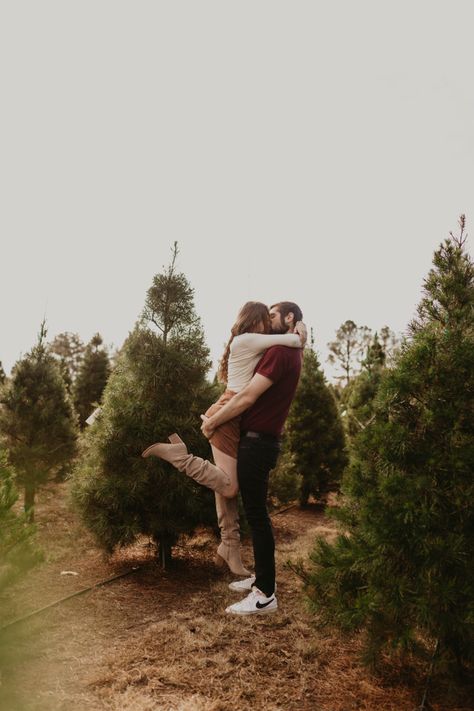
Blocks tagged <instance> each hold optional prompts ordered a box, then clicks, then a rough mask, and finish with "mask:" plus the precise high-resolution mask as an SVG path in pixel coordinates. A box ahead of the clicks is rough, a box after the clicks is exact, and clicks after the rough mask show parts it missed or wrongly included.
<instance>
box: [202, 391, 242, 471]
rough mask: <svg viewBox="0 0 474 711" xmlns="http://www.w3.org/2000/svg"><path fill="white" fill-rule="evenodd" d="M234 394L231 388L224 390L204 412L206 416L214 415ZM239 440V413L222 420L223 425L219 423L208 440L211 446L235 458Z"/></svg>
mask: <svg viewBox="0 0 474 711" xmlns="http://www.w3.org/2000/svg"><path fill="white" fill-rule="evenodd" d="M234 395H235V392H234V391H233V390H226V391H225V392H224V393H222V395H221V396H220V398H219V400H218V401H217V402H215V403H214V405H211V407H210V408H209V409H208V411H207V412H206V413H205V414H206V415H207V416H208V417H211V415H214V413H215V412H218V411H219V410H220V409H221V408H222V407H224V405H225V404H226V403H228V402H229V400H231V399H232V398H233V397H234ZM239 441H240V415H239V417H234V419H233V420H229V421H228V422H224V424H223V425H219V427H218V428H217V429H216V431H215V432H214V434H213V435H212V437H211V439H210V440H209V442H210V443H211V444H212V446H213V447H215V448H216V449H219V450H220V451H221V452H224V454H228V455H229V457H233V458H234V459H237V452H238V448H239Z"/></svg>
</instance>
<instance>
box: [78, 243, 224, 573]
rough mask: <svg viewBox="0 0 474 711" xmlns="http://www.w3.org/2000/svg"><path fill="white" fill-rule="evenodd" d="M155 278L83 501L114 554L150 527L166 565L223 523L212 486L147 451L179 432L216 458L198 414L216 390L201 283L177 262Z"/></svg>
mask: <svg viewBox="0 0 474 711" xmlns="http://www.w3.org/2000/svg"><path fill="white" fill-rule="evenodd" d="M176 256H177V246H176V244H175V246H174V250H173V259H172V262H171V264H170V266H169V267H168V268H167V269H166V270H164V272H163V273H162V274H159V275H157V276H155V277H154V279H153V283H152V286H151V287H150V289H149V290H148V292H147V297H146V303H145V308H144V310H143V314H142V317H141V319H140V320H139V321H138V322H137V324H136V326H135V328H134V329H133V331H132V332H131V333H130V334H129V336H128V338H127V339H126V341H125V343H124V345H123V347H122V348H121V350H120V354H119V356H118V359H117V364H116V366H115V368H114V370H113V372H112V374H111V375H110V377H109V380H108V382H107V385H106V388H105V391H104V394H103V398H102V409H101V412H100V414H99V416H98V417H97V419H96V420H95V421H94V423H93V425H92V426H91V427H90V428H89V429H87V430H86V431H85V434H84V438H83V443H82V455H81V458H80V462H79V464H78V466H77V468H76V471H75V474H74V488H73V494H74V499H75V501H76V502H77V505H78V507H79V510H80V512H81V515H82V517H83V519H84V521H85V523H86V524H87V526H88V527H89V528H90V530H91V531H92V532H93V533H94V535H95V537H96V539H97V541H98V542H99V543H100V544H101V545H102V546H103V547H104V548H105V549H106V550H108V551H109V552H110V551H112V550H113V549H114V548H115V547H116V546H125V545H128V544H131V543H133V542H134V541H135V540H136V539H137V537H138V536H139V535H140V534H147V535H148V536H150V537H151V538H152V539H153V540H154V541H155V542H156V543H157V544H158V545H159V557H160V560H161V562H162V564H163V565H166V564H167V563H168V561H169V560H170V557H171V547H172V545H173V544H174V543H175V542H176V541H177V538H178V536H179V535H180V534H182V533H191V532H192V530H193V529H194V528H195V526H196V525H197V524H198V523H203V522H214V521H215V507H214V497H213V495H212V493H211V492H210V491H209V490H207V489H204V488H203V487H200V486H198V485H196V484H195V483H194V482H193V481H192V480H190V479H189V478H188V477H187V476H185V475H184V474H182V473H179V472H177V471H176V470H175V469H174V468H173V467H172V466H171V465H169V464H168V463H166V462H163V461H162V460H160V459H156V458H153V457H152V458H150V459H146V460H145V459H143V458H142V457H141V452H142V451H143V450H144V449H145V448H146V447H147V446H148V445H150V444H151V443H153V442H157V441H161V442H166V441H167V437H168V435H169V434H171V433H172V432H178V433H179V434H180V436H181V437H182V438H183V439H184V441H185V442H186V444H187V445H188V448H189V451H191V452H193V453H194V454H197V455H201V456H204V457H207V456H208V455H209V454H210V449H209V445H208V443H207V440H205V439H204V438H203V437H202V434H201V431H200V424H201V420H200V417H199V415H200V414H201V413H202V412H204V411H205V409H207V407H208V406H209V404H210V403H211V402H212V400H213V399H214V396H215V390H214V388H213V386H212V385H211V384H210V383H209V382H208V381H207V380H206V373H207V371H208V369H209V367H210V362H209V360H208V356H209V351H208V348H207V347H206V345H205V341H204V334H203V331H202V328H201V324H200V320H199V318H198V317H197V315H196V313H195V310H194V299H193V289H192V288H191V286H190V285H189V283H188V281H187V279H186V277H185V275H184V274H182V273H178V272H177V271H176V267H175V261H176Z"/></svg>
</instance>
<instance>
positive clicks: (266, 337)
mask: <svg viewBox="0 0 474 711" xmlns="http://www.w3.org/2000/svg"><path fill="white" fill-rule="evenodd" d="M271 346H290V347H291V348H301V339H300V337H299V336H298V334H297V333H270V334H266V333H242V334H241V335H240V336H235V338H234V340H233V341H232V343H231V344H230V354H229V363H228V366H227V372H228V375H227V389H228V390H233V391H234V392H235V393H238V392H239V391H240V390H242V388H244V387H245V386H246V385H248V384H249V382H250V381H251V380H252V376H253V372H254V370H255V366H256V365H257V363H258V361H259V360H260V357H261V356H262V354H263V353H264V351H266V349H267V348H271Z"/></svg>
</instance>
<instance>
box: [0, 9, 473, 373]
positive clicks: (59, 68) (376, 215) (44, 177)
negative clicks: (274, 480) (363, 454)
mask: <svg viewBox="0 0 474 711" xmlns="http://www.w3.org/2000/svg"><path fill="white" fill-rule="evenodd" d="M473 20H474V11H473V6H472V2H470V1H468V0H466V1H465V2H463V1H457V0H452V1H451V2H448V1H447V0H446V1H445V2H439V1H437V0H430V1H426V0H425V1H422V0H410V1H409V2H407V1H406V0H404V1H401V0H397V1H396V2H395V0H392V1H391V2H385V1H384V0H376V1H373V2H372V1H371V2H369V1H367V0H358V1H357V2H354V1H353V0H346V1H341V0H339V1H337V0H328V1H327V2H318V1H317V0H313V1H312V2H299V1H298V0H291V1H290V0H288V1H286V2H280V1H278V0H271V1H270V2H259V0H252V1H246V0H240V1H239V2H229V1H226V0H216V1H214V2H207V1H205V0H192V1H188V2H186V1H184V0H182V1H180V2H176V1H175V2H173V1H172V0H170V1H169V2H160V1H159V0H153V1H152V2H151V1H150V2H144V1H142V0H134V1H133V2H132V1H131V0H130V2H121V1H120V0H113V2H105V1H103V0H93V1H91V0H81V1H80V2H79V1H76V2H74V1H72V0H68V1H64V0H60V1H57V2H50V1H47V0H42V1H41V2H37V1H35V2H28V1H23V2H18V1H17V0H11V1H9V2H8V1H6V0H3V1H2V2H1V4H0V81H1V102H2V108H1V112H0V124H1V131H0V183H1V185H0V188H1V190H0V195H1V203H2V205H1V210H0V239H1V251H0V254H1V260H2V268H1V272H0V304H1V324H0V339H1V340H0V360H2V361H3V364H4V367H5V369H6V370H7V372H8V371H9V370H10V368H11V367H12V365H13V364H14V362H15V361H16V360H17V358H19V357H20V355H21V354H25V353H26V352H27V351H28V350H29V349H30V348H31V346H32V345H33V344H34V342H35V340H36V334H37V333H38V330H39V326H40V323H41V320H42V318H43V316H44V315H46V319H47V326H48V330H49V336H50V337H51V338H52V337H53V336H54V335H55V334H57V333H59V332H61V331H73V332H78V333H79V334H80V336H81V338H82V339H83V340H84V341H87V340H89V339H90V338H91V337H92V335H93V334H94V333H95V332H97V331H99V332H100V333H101V334H102V336H103V337H104V339H105V341H106V343H114V344H115V345H116V346H120V345H121V344H122V342H123V340H124V339H125V338H126V336H127V334H128V332H129V330H130V329H131V328H132V327H133V325H134V323H135V321H136V319H137V317H138V316H139V314H140V312H141V310H142V308H143V304H144V298H145V294H146V290H147V289H148V287H149V286H150V285H151V282H152V278H153V275H154V274H156V273H158V272H159V271H161V270H162V268H163V265H166V264H167V263H168V262H169V258H170V255H171V251H170V248H171V245H172V243H173V241H174V240H177V241H178V243H179V249H180V257H179V267H180V269H181V270H182V271H183V272H185V274H186V275H187V277H188V279H189V281H190V282H191V284H192V286H193V287H194V289H195V297H196V308H197V311H198V313H199V315H200V316H201V318H202V322H203V326H204V329H205V333H206V337H207V342H208V344H209V346H210V348H211V355H212V357H213V359H214V361H216V360H217V359H218V357H220V355H221V351H222V347H223V343H224V341H225V340H227V338H228V335H229V330H230V327H231V325H232V323H233V321H234V319H235V316H236V312H237V311H238V309H239V307H240V306H241V305H242V304H243V303H244V302H245V301H247V300H249V299H254V300H261V301H265V302H268V303H273V302H275V301H277V300H282V299H288V300H292V301H296V302H297V303H299V304H300V306H301V307H302V309H303V313H304V316H305V320H306V322H307V323H308V325H309V326H312V327H313V328H314V330H315V336H316V345H317V349H318V350H319V352H320V354H321V357H322V359H323V364H324V360H325V358H326V356H327V349H326V343H327V342H328V341H329V340H331V339H332V338H333V337H334V333H335V331H336V329H337V327H338V326H339V325H340V324H341V323H342V322H343V321H345V320H346V319H349V318H350V319H353V320H354V321H355V322H356V323H357V324H359V325H362V324H363V325H367V326H369V327H371V328H372V329H374V330H376V329H379V328H380V327H381V326H383V325H384V324H388V325H389V326H391V328H392V329H394V330H395V331H398V332H402V331H403V330H404V329H405V328H406V325H407V323H408V322H409V320H410V319H411V318H412V316H413V315H414V311H415V307H416V304H417V302H418V301H419V298H420V294H421V285H422V282H423V279H424V277H425V276H426V274H427V272H428V270H429V268H430V265H431V259H432V255H433V251H434V250H435V249H436V248H437V246H438V245H439V243H440V242H441V241H442V240H443V239H444V238H445V237H446V236H447V235H448V233H449V231H450V230H453V231H456V229H457V220H458V217H459V215H460V213H462V212H464V213H466V216H467V226H468V232H469V231H470V232H471V234H474V227H473V225H474V191H473V175H474V173H473V166H474V91H473V86H474V81H473V69H472V68H473V67H474V42H473V28H474V22H473ZM473 239H474V237H473V238H471V239H470V240H469V242H468V244H469V249H470V251H471V253H472V252H473V250H472V240H473ZM324 365H325V369H326V371H327V372H328V374H329V372H330V371H329V369H328V368H327V366H326V364H324Z"/></svg>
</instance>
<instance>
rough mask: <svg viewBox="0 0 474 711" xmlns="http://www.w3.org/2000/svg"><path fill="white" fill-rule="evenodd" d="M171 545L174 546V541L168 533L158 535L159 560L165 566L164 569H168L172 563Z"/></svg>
mask: <svg viewBox="0 0 474 711" xmlns="http://www.w3.org/2000/svg"><path fill="white" fill-rule="evenodd" d="M171 546H172V541H171V538H170V536H168V535H166V533H164V534H161V535H160V536H159V537H158V561H159V563H160V565H161V567H162V568H163V570H167V569H168V568H169V566H170V563H171Z"/></svg>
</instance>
